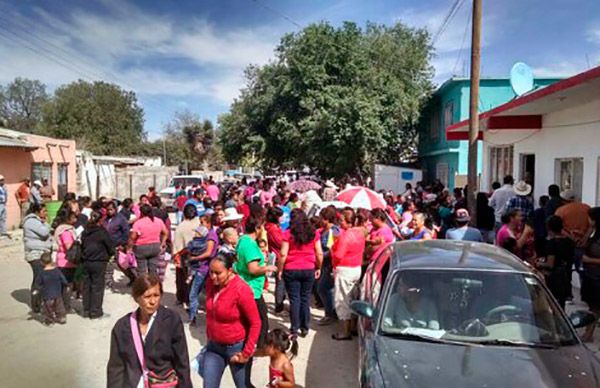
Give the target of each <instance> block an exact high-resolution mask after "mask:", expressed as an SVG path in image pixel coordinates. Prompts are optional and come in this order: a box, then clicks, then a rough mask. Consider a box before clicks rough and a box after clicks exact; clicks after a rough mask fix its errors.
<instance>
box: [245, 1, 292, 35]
mask: <svg viewBox="0 0 600 388" xmlns="http://www.w3.org/2000/svg"><path fill="white" fill-rule="evenodd" d="M252 1H254V2H255V3H256V4H258V5H259V6H260V7H262V8H264V9H266V10H267V11H269V12H271V13H273V14H275V15H277V16H279V17H281V18H283V19H285V20H287V21H288V22H290V23H292V24H293V25H295V26H296V27H298V28H302V25H301V24H300V23H298V22H296V21H295V20H294V19H292V18H291V17H289V16H287V15H286V14H284V13H283V12H281V11H278V10H276V9H275V8H272V7H270V6H268V5H266V4H265V3H263V2H262V1H259V0H252Z"/></svg>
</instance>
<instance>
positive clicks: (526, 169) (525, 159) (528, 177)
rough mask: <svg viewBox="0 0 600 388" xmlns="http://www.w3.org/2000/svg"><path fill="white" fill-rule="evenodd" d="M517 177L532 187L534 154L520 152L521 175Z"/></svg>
mask: <svg viewBox="0 0 600 388" xmlns="http://www.w3.org/2000/svg"><path fill="white" fill-rule="evenodd" d="M519 179H521V180H523V181H525V182H526V183H528V184H530V185H531V187H532V188H534V182H535V154H521V175H520V176H519ZM532 192H533V189H532Z"/></svg>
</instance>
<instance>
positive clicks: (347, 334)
mask: <svg viewBox="0 0 600 388" xmlns="http://www.w3.org/2000/svg"><path fill="white" fill-rule="evenodd" d="M355 218H356V216H355V214H354V210H352V209H348V210H344V211H343V212H342V214H341V216H340V219H339V223H340V228H341V229H342V233H340V236H339V237H338V238H337V240H336V241H335V243H334V244H333V248H332V251H331V257H332V259H333V273H334V275H333V276H334V284H335V290H334V301H335V312H336V313H337V316H338V318H339V319H340V321H341V323H342V332H341V333H337V334H333V335H332V336H331V338H333V339H335V340H350V339H352V333H351V321H352V311H351V310H350V302H351V301H352V299H353V291H354V289H355V287H356V285H357V284H358V283H359V282H360V272H361V265H362V259H363V255H364V253H365V244H366V239H365V234H364V232H363V230H362V228H360V227H355V226H354V222H355Z"/></svg>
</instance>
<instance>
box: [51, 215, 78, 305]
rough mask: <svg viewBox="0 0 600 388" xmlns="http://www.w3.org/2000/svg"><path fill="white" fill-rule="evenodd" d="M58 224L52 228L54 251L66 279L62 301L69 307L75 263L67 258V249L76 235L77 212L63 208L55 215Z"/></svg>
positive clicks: (73, 241) (57, 263)
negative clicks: (60, 212)
mask: <svg viewBox="0 0 600 388" xmlns="http://www.w3.org/2000/svg"><path fill="white" fill-rule="evenodd" d="M57 217H58V218H59V221H58V222H57V224H58V226H57V227H56V229H55V230H54V252H56V266H57V267H58V268H59V269H60V271H61V272H62V274H63V275H64V276H65V279H67V283H68V284H67V287H66V289H65V291H64V292H63V303H64V305H65V309H66V310H67V311H69V310H70V309H71V290H72V289H73V280H74V278H75V270H76V269H77V265H75V264H73V263H71V262H70V261H69V260H67V251H68V250H69V249H70V248H71V247H72V246H73V244H74V243H75V240H76V239H77V235H76V233H75V227H74V226H73V225H75V223H76V222H77V213H75V212H74V211H73V210H71V209H70V208H65V209H63V211H62V214H59V215H58V216H57Z"/></svg>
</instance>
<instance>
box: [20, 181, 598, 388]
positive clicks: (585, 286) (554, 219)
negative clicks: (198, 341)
mask: <svg viewBox="0 0 600 388" xmlns="http://www.w3.org/2000/svg"><path fill="white" fill-rule="evenodd" d="M338 184H340V185H342V184H349V185H353V184H354V185H356V184H357V183H356V182H354V181H352V180H349V181H348V182H338ZM467 190H468V189H467V188H465V189H455V190H454V191H453V192H449V191H448V190H447V189H446V188H445V187H444V186H443V185H442V184H441V183H440V182H435V183H433V184H427V185H425V184H421V183H419V184H417V185H416V187H414V188H413V187H412V185H410V184H407V185H406V189H405V191H404V192H402V193H392V192H385V191H382V192H381V197H382V198H383V199H384V203H385V206H378V207H376V208H373V209H364V208H358V209H355V208H352V207H350V206H342V207H340V206H339V204H337V207H336V206H335V205H333V204H332V205H329V206H324V207H318V206H315V205H314V197H311V196H309V195H307V194H306V193H301V192H295V191H293V190H289V189H288V185H287V184H286V183H285V182H276V181H273V180H269V179H266V180H263V181H256V182H251V183H248V182H246V181H245V180H242V181H241V182H240V183H238V184H216V183H215V182H214V181H213V180H212V179H209V180H207V181H206V182H205V184H204V185H199V186H194V187H177V188H176V194H175V200H174V207H175V210H176V212H177V217H176V219H177V222H176V225H171V220H170V218H169V214H168V212H167V209H166V208H165V206H164V205H163V204H162V202H161V200H160V198H159V196H158V195H157V194H156V191H155V190H154V189H153V188H151V189H150V190H149V192H148V194H146V195H142V196H141V197H140V198H139V200H138V201H137V202H134V201H133V200H132V199H130V198H127V199H124V200H123V201H121V202H117V201H115V200H111V199H107V198H99V199H98V200H96V201H91V200H90V198H87V197H82V198H78V199H76V198H75V195H74V194H71V193H69V194H67V196H66V197H65V198H64V203H63V205H62V207H61V209H60V210H59V212H58V214H57V215H56V217H55V219H54V221H53V222H52V225H48V224H47V223H46V216H47V215H46V209H45V206H44V203H43V201H42V202H40V203H37V202H36V203H31V204H30V206H29V209H28V212H27V214H26V215H24V218H23V223H22V224H23V230H24V242H25V258H26V260H27V262H28V263H29V264H30V266H31V268H32V272H33V282H32V285H31V294H32V299H31V300H32V310H33V312H35V313H38V312H42V313H43V316H44V320H45V322H46V323H47V324H52V323H59V324H64V323H65V322H66V314H68V313H69V312H70V311H72V304H71V301H72V300H73V299H74V298H78V297H79V296H81V297H82V299H83V302H82V305H83V310H82V311H81V312H80V313H81V314H83V315H84V316H86V317H89V318H91V319H97V318H102V317H103V316H104V315H105V314H104V312H103V306H102V305H103V295H104V290H105V287H108V288H110V287H112V286H113V277H114V270H115V269H118V270H120V271H122V272H123V273H124V274H125V276H126V277H127V278H128V280H129V284H128V285H129V286H131V288H132V294H133V297H134V299H135V300H136V302H137V303H138V305H139V308H138V309H137V310H136V311H135V312H133V313H132V314H128V315H127V316H125V317H123V318H121V319H120V320H119V321H118V322H117V324H116V325H115V327H114V329H113V333H112V340H111V355H110V361H109V365H108V379H109V386H132V387H134V386H138V385H137V384H139V383H140V382H143V381H144V380H148V379H150V380H153V381H159V382H169V381H170V382H173V381H175V382H176V383H177V384H179V385H178V386H183V387H187V386H191V382H190V377H189V374H190V363H189V359H188V351H187V345H186V343H185V334H184V326H183V323H182V322H181V319H180V318H179V315H177V314H174V313H173V312H172V311H171V309H168V308H164V307H162V306H161V302H160V300H161V295H162V282H163V281H164V272H165V267H166V266H167V264H168V263H169V262H170V261H172V263H173V264H174V266H175V275H176V276H175V288H176V299H177V304H178V305H179V308H180V309H182V310H184V311H185V313H186V315H187V322H186V323H187V324H189V327H190V330H196V327H197V322H198V319H199V316H198V313H199V312H200V311H203V312H204V316H205V320H206V335H207V339H208V342H207V344H206V345H205V347H204V348H203V350H202V352H201V353H200V354H199V355H198V356H197V357H196V358H194V361H195V363H196V368H197V369H198V372H199V373H200V374H201V375H202V376H203V379H204V380H203V381H204V386H205V387H218V386H219V385H220V381H221V377H222V375H223V373H224V370H225V369H226V368H227V367H229V368H230V370H231V373H232V376H233V380H234V382H235V384H236V386H238V387H245V386H253V385H252V378H251V376H252V361H253V357H260V356H268V357H270V359H271V368H270V371H269V372H270V376H271V379H270V386H273V387H288V386H294V385H293V384H294V376H293V367H292V365H291V363H290V360H289V357H290V356H291V353H296V352H297V347H298V341H300V340H299V339H298V337H300V338H303V337H305V336H307V334H308V333H309V331H310V330H311V327H313V328H314V326H311V323H310V321H311V313H310V307H311V305H315V306H317V307H318V308H322V309H323V310H324V316H323V318H321V319H320V320H319V321H318V322H316V324H317V325H318V326H319V325H321V326H322V325H331V324H336V323H337V324H338V325H339V329H338V330H337V332H336V333H335V334H334V335H332V339H333V340H336V341H345V340H352V338H353V336H354V335H356V327H355V317H354V316H353V314H352V311H351V309H350V303H351V302H352V300H353V299H355V298H357V296H358V292H359V291H358V289H359V285H360V281H361V276H362V274H363V273H364V270H365V268H366V266H368V265H369V263H370V262H371V261H372V260H374V259H375V258H377V257H378V256H379V255H380V253H381V252H383V251H384V250H385V248H386V247H387V246H388V245H389V244H391V243H393V242H394V241H399V240H430V239H449V240H465V241H474V242H483V243H489V244H496V245H497V246H499V247H502V248H504V249H506V250H508V251H510V252H512V253H513V254H514V255H516V256H517V257H519V258H520V259H521V260H523V261H524V262H527V263H528V264H529V265H531V266H532V267H534V268H535V269H536V270H538V271H540V272H541V273H542V274H543V275H544V277H545V280H546V283H547V285H548V287H549V289H550V290H551V292H552V293H553V294H554V296H555V297H556V299H557V300H558V302H559V303H560V304H561V306H562V307H563V308H564V307H565V304H566V303H567V301H568V300H569V299H571V298H572V292H571V290H572V287H571V277H572V271H575V272H576V273H578V274H579V275H580V276H581V279H582V280H581V282H582V287H581V293H582V300H583V301H585V302H586V303H587V304H588V305H589V307H590V310H591V311H592V312H594V313H595V314H596V315H597V316H600V315H599V314H600V234H599V233H595V228H596V225H598V224H597V222H600V208H590V207H589V206H587V205H585V204H582V203H581V202H579V201H577V200H576V198H575V194H574V193H573V192H572V191H571V190H565V191H563V192H560V189H559V187H558V186H556V185H552V186H550V187H549V189H548V195H547V196H546V195H544V196H542V197H541V198H539V201H538V204H539V206H538V207H537V208H535V207H534V201H533V199H532V198H531V191H532V188H531V186H530V185H529V184H527V183H526V182H523V181H520V182H516V183H515V182H514V181H513V178H512V177H511V176H507V177H505V178H504V180H503V185H500V184H499V183H495V184H494V185H493V191H492V192H490V193H485V192H480V193H477V195H476V196H475V198H476V201H477V203H476V208H477V213H476V214H477V215H476V219H471V217H470V214H469V212H468V210H467V205H468V203H467V195H466V192H467ZM339 191H340V189H339V188H338V187H337V186H336V184H335V182H333V181H331V180H328V181H326V182H324V185H323V188H322V190H320V192H319V195H320V196H321V198H323V199H327V200H333V199H335V198H336V196H337V194H338V192H339ZM172 229H174V231H172ZM270 284H272V287H271V289H272V292H273V293H274V299H275V303H274V306H273V313H274V314H281V315H282V316H285V315H286V314H287V311H286V308H285V300H286V299H287V300H288V304H289V330H288V331H283V330H281V329H273V330H269V320H268V311H269V309H268V306H267V304H266V302H265V298H264V295H265V293H266V292H269V291H268V290H269V285H270ZM201 293H204V294H205V297H206V302H205V303H201V297H200V295H201ZM594 326H595V324H594V325H591V326H590V327H588V329H587V331H586V335H585V338H584V339H585V340H591V339H592V338H593V330H594ZM151 337H152V338H153V341H155V340H156V338H157V337H160V339H161V341H160V343H161V346H158V347H150V346H146V343H148V341H147V338H151ZM168 344H171V346H170V347H169V346H168Z"/></svg>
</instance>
